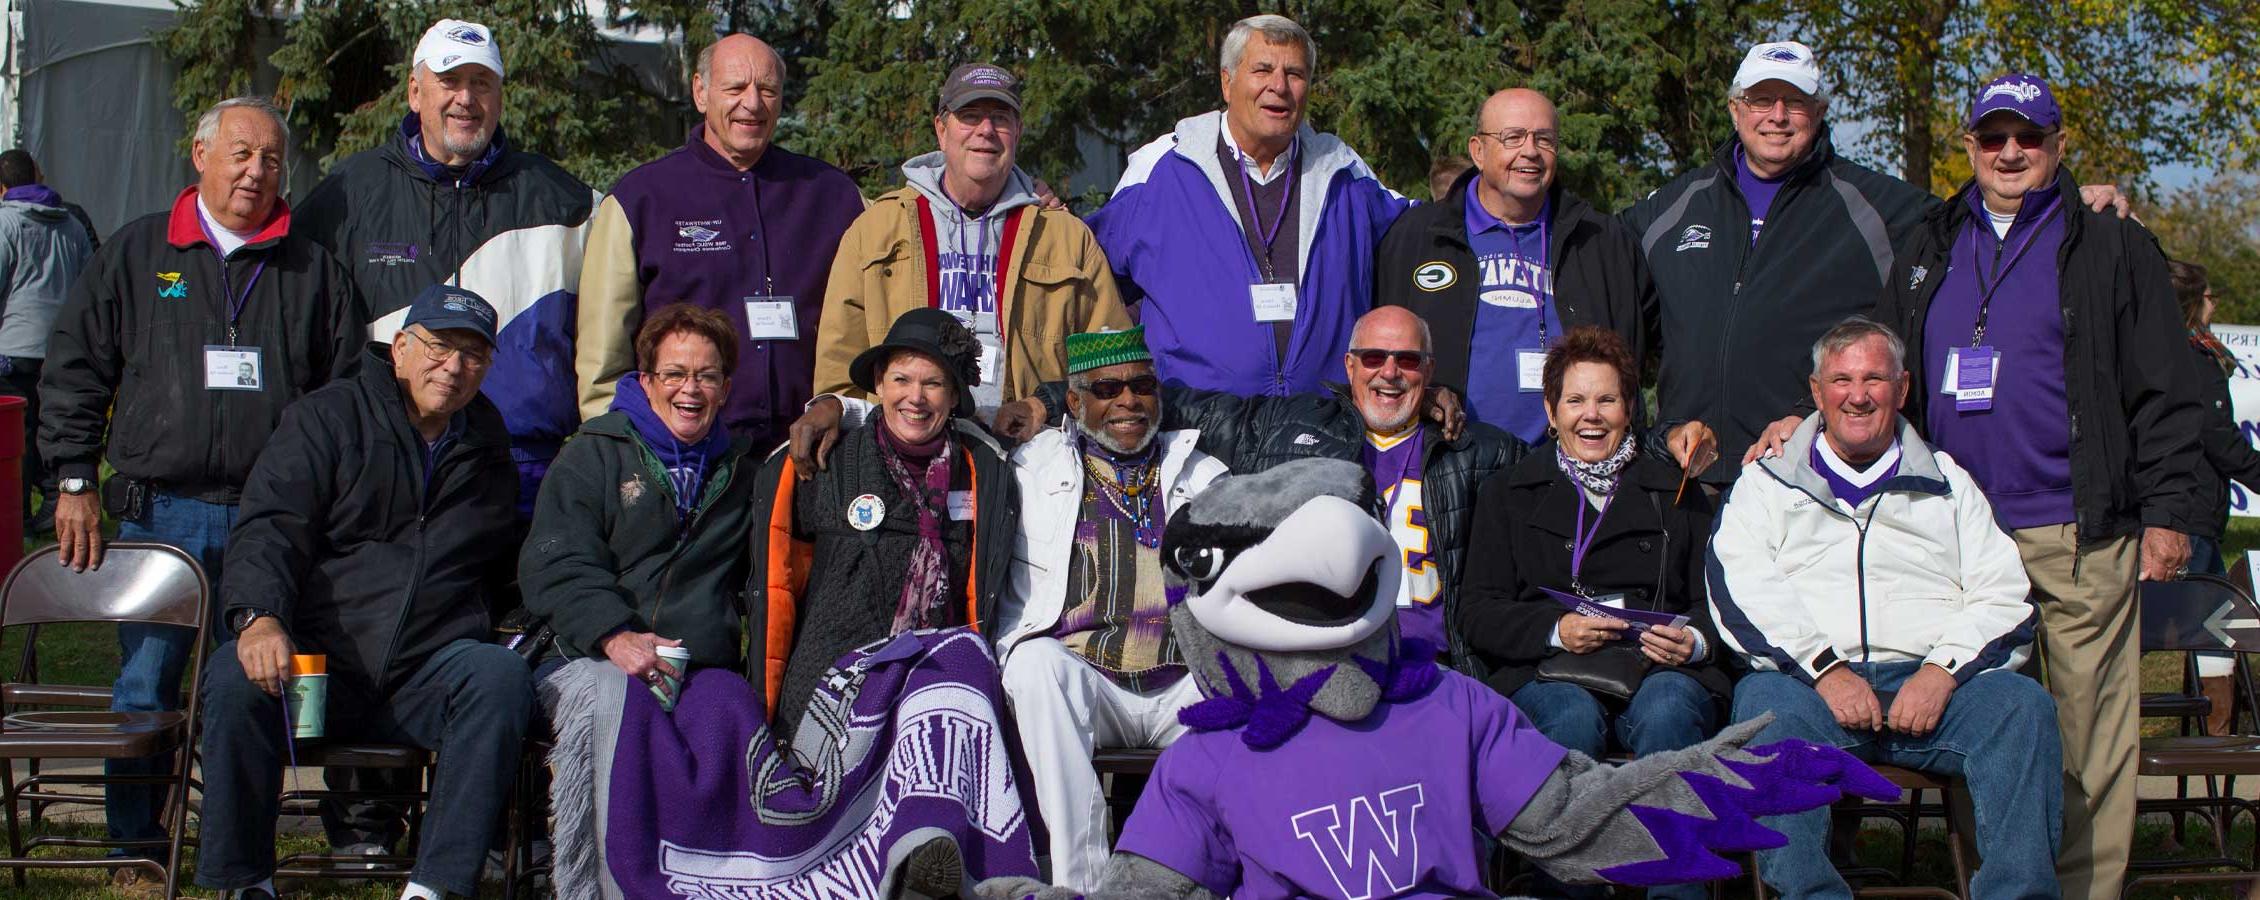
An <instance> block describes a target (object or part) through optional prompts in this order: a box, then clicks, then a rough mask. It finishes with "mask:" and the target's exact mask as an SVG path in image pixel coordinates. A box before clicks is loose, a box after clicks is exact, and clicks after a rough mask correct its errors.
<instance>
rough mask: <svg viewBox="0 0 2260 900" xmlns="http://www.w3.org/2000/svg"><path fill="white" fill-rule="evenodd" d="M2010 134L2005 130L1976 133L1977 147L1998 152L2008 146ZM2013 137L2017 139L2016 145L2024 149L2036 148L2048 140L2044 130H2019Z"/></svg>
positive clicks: (1988, 151) (1989, 151) (1990, 151)
mask: <svg viewBox="0 0 2260 900" xmlns="http://www.w3.org/2000/svg"><path fill="white" fill-rule="evenodd" d="M2011 136H2012V135H2011V134H2010V133H2009V132H2006V131H1988V132H1986V133H1984V134H1981V135H1977V145H1978V149H1980V150H1983V151H1985V152H1987V153H1999V152H2001V148H2003V147H2006V146H2009V138H2010V137H2011ZM2014 137H2015V138H2016V139H2017V146H2019V147H2022V148H2024V149H2026V150H2038V149H2040V145H2041V144H2044V143H2047V142H2048V132H2045V131H2019V132H2017V133H2016V134H2015V135H2014Z"/></svg>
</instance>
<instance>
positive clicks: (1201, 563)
mask: <svg viewBox="0 0 2260 900" xmlns="http://www.w3.org/2000/svg"><path fill="white" fill-rule="evenodd" d="M1172 562H1174V563H1176V568H1177V574H1179V575H1183V576H1185V578H1186V580H1188V581H1192V582H1194V583H1196V584H1199V585H1200V586H1201V587H1202V588H1204V589H1205V588H1207V586H1208V585H1209V584H1210V583H1211V582H1214V581H1215V580H1216V578H1217V576H1219V575H1222V574H1224V567H1225V566H1226V565H1227V564H1229V563H1231V562H1232V553H1231V551H1228V550H1225V549H1224V548H1222V547H1179V548H1177V553H1176V556H1175V557H1174V558H1173V559H1172Z"/></svg>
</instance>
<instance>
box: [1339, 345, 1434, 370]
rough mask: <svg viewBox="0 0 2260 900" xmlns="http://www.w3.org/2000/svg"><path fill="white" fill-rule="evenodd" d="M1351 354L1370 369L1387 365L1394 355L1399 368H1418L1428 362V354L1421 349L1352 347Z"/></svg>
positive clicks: (1360, 363) (1359, 363)
mask: <svg viewBox="0 0 2260 900" xmlns="http://www.w3.org/2000/svg"><path fill="white" fill-rule="evenodd" d="M1350 355H1351V356H1355V357H1357V358H1358V365H1361V366H1364V367H1366V368H1368V369H1378V368H1381V367H1382V366H1384V365H1387V364H1388V362H1389V358H1390V357H1392V356H1394V357H1396V358H1397V368H1400V369H1418V368H1420V367H1421V365H1422V364H1423V363H1426V362H1428V354H1427V353H1426V352H1425V351H1420V350H1374V349H1371V348H1366V349H1359V348H1357V347H1351V348H1350Z"/></svg>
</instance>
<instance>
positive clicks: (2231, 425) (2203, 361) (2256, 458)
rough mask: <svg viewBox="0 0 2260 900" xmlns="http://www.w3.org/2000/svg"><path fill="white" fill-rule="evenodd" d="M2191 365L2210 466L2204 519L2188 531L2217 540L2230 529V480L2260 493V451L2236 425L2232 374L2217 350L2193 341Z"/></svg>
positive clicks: (2200, 440)
mask: <svg viewBox="0 0 2260 900" xmlns="http://www.w3.org/2000/svg"><path fill="white" fill-rule="evenodd" d="M2189 364H2190V367H2191V368H2190V371H2189V378H2190V385H2191V386H2192V387H2194V388H2196V390H2197V410H2198V415H2200V416H2202V417H2203V418H2204V420H2205V426H2204V428H2203V430H2201V431H2199V432H2198V434H2197V446H2198V449H2200V450H2202V451H2203V452H2204V453H2205V465H2206V471H2204V472H2201V473H2200V476H2201V480H2202V481H2203V482H2204V483H2203V484H2202V485H2200V489H2201V493H2200V496H2199V502H2198V509H2199V510H2200V514H2201V516H2202V518H2200V520H2199V521H2198V522H2197V524H2196V526H2195V530H2193V531H2192V532H2190V533H2191V534H2195V535H2197V536H2199V537H2205V538H2211V539H2212V540H2213V541H2215V542H2216V543H2218V542H2219V541H2220V540H2221V535H2222V534H2223V533H2224V532H2225V531H2226V530H2227V529H2228V522H2229V482H2230V481H2235V482H2237V483H2238V484H2242V485H2244V490H2245V493H2246V494H2248V495H2250V494H2254V493H2255V492H2260V450H2255V449H2253V447H2252V442H2251V441H2248V440H2246V439H2245V436H2244V429H2243V428H2242V427H2241V426H2239V425H2238V424H2237V418H2236V404H2235V403H2234V402H2233V401H2232V400H2230V398H2229V375H2228V373H2226V372H2223V371H2221V366H2220V364H2219V363H2217V362H2214V361H2213V354H2211V353H2208V352H2206V351H2205V350H2204V348H2201V347H2199V346H2197V343H2196V342H2195V341H2191V342H2190V343H2189Z"/></svg>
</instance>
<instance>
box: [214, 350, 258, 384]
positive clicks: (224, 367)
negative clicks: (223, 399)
mask: <svg viewBox="0 0 2260 900" xmlns="http://www.w3.org/2000/svg"><path fill="white" fill-rule="evenodd" d="M266 375H267V373H266V371H265V369H264V368H263V367H262V366H261V364H260V360H259V348H257V347H231V346H227V345H224V344H206V345H204V389H205V390H208V391H263V390H266V389H267V387H266Z"/></svg>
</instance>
